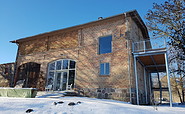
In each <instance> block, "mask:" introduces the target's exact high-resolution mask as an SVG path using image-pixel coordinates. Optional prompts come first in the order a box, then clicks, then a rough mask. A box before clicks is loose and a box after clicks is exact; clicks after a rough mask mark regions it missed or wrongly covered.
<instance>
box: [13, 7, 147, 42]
mask: <svg viewBox="0 0 185 114" xmlns="http://www.w3.org/2000/svg"><path fill="white" fill-rule="evenodd" d="M125 15H126V16H130V17H131V18H132V19H133V20H134V21H135V22H136V24H137V25H138V26H139V27H140V29H141V31H142V34H143V36H144V38H149V35H148V30H147V28H146V26H145V24H144V22H143V21H142V19H141V17H140V16H139V14H138V12H137V11H136V10H132V11H128V12H125V13H122V14H118V15H114V16H111V17H107V18H103V19H100V20H96V21H92V22H89V23H85V24H81V25H76V26H72V27H68V28H64V29H59V30H55V31H51V32H46V33H42V34H38V35H34V36H30V37H26V38H21V39H18V40H14V41H10V42H12V43H20V42H24V41H29V40H33V39H37V38H38V37H45V36H49V35H50V34H57V33H59V32H66V31H70V30H71V31H72V30H77V29H81V28H83V27H85V26H87V25H91V24H95V23H101V22H102V21H106V20H110V19H114V18H117V17H120V16H125Z"/></svg>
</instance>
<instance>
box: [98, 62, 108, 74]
mask: <svg viewBox="0 0 185 114" xmlns="http://www.w3.org/2000/svg"><path fill="white" fill-rule="evenodd" d="M109 74H110V64H109V63H100V75H109Z"/></svg>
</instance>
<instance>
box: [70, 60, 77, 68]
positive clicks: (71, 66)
mask: <svg viewBox="0 0 185 114" xmlns="http://www.w3.org/2000/svg"><path fill="white" fill-rule="evenodd" d="M75 64H76V62H75V61H70V65H69V68H70V69H73V68H75Z"/></svg>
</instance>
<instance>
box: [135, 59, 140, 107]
mask: <svg viewBox="0 0 185 114" xmlns="http://www.w3.org/2000/svg"><path fill="white" fill-rule="evenodd" d="M134 73H135V78H136V97H137V105H139V89H138V77H137V64H136V57H135V56H134Z"/></svg>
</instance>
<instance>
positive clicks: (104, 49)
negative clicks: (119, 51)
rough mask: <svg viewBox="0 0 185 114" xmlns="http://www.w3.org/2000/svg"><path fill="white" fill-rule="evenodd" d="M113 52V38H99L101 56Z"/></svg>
mask: <svg viewBox="0 0 185 114" xmlns="http://www.w3.org/2000/svg"><path fill="white" fill-rule="evenodd" d="M111 52H112V36H105V37H100V38H99V54H104V53H111Z"/></svg>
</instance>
